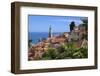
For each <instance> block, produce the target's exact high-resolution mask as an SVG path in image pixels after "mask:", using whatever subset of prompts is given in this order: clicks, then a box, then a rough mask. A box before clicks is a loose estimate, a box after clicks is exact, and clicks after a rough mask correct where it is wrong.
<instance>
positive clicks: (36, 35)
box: [28, 32, 61, 44]
mask: <svg viewBox="0 0 100 76" xmlns="http://www.w3.org/2000/svg"><path fill="white" fill-rule="evenodd" d="M59 34H61V32H54V33H52V35H53V36H57V35H59ZM46 38H48V32H29V33H28V40H32V43H33V44H36V43H38V42H39V40H40V39H46Z"/></svg>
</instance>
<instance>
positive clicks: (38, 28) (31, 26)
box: [28, 15, 85, 32]
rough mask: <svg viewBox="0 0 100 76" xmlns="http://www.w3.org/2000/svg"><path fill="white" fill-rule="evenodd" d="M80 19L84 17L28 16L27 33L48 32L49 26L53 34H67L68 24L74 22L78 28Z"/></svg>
mask: <svg viewBox="0 0 100 76" xmlns="http://www.w3.org/2000/svg"><path fill="white" fill-rule="evenodd" d="M82 18H85V17H77V16H76V17H75V16H46V15H29V16H28V30H29V32H48V31H49V27H50V26H51V28H52V31H53V32H69V31H70V29H69V24H70V23H71V22H72V21H74V22H75V25H76V26H78V25H79V24H81V23H82V21H81V19H82Z"/></svg>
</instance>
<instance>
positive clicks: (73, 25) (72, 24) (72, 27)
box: [69, 21, 75, 31]
mask: <svg viewBox="0 0 100 76" xmlns="http://www.w3.org/2000/svg"><path fill="white" fill-rule="evenodd" d="M69 26H70V31H72V30H73V29H74V27H75V22H74V21H72V22H71V23H70V25H69Z"/></svg>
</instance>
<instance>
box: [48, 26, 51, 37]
mask: <svg viewBox="0 0 100 76" xmlns="http://www.w3.org/2000/svg"><path fill="white" fill-rule="evenodd" d="M51 30H52V28H51V26H50V27H49V35H48V37H49V38H51V37H52V34H51Z"/></svg>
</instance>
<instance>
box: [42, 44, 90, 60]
mask: <svg viewBox="0 0 100 76" xmlns="http://www.w3.org/2000/svg"><path fill="white" fill-rule="evenodd" d="M87 57H88V49H87V48H77V47H76V46H75V44H74V43H70V44H61V46H60V47H58V48H57V49H54V48H51V47H50V48H48V49H47V50H46V52H45V53H44V54H43V57H42V59H45V60H48V59H50V60H51V59H77V58H87Z"/></svg>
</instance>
